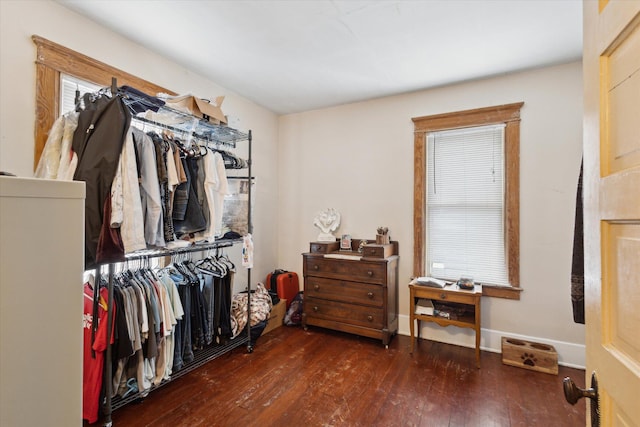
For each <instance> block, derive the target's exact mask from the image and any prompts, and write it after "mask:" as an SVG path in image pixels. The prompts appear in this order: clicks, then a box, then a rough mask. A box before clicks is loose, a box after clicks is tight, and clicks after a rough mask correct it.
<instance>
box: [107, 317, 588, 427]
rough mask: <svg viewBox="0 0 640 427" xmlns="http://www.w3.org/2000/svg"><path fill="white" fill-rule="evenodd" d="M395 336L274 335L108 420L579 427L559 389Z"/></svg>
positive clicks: (460, 350)
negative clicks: (477, 365)
mask: <svg viewBox="0 0 640 427" xmlns="http://www.w3.org/2000/svg"><path fill="white" fill-rule="evenodd" d="M409 348H410V339H409V337H406V336H396V337H394V338H393V340H392V341H391V344H390V346H389V349H385V348H384V347H383V346H382V343H381V342H380V341H377V340H373V339H368V338H363V337H357V336H354V335H349V334H344V333H340V332H333V331H328V330H325V329H320V328H313V327H312V328H310V329H309V330H308V331H304V330H303V329H302V328H300V327H286V326H283V327H281V328H278V329H275V330H273V331H271V332H269V333H268V334H266V335H264V336H262V337H260V338H259V339H258V341H257V343H256V345H255V348H254V351H253V353H251V354H249V353H247V351H246V347H241V348H239V349H236V350H234V351H233V352H231V353H230V354H227V355H224V356H222V357H221V358H219V359H216V360H214V361H212V362H210V363H208V364H206V365H205V366H203V367H201V368H199V369H197V370H195V371H193V372H191V373H189V374H187V375H185V376H183V377H181V378H179V379H177V380H175V381H173V382H172V383H169V384H167V385H165V386H163V387H161V388H159V389H157V390H154V391H153V392H151V394H150V395H149V396H148V397H147V398H146V399H145V400H144V401H142V402H141V403H132V404H129V405H127V406H125V407H123V408H120V409H118V410H116V411H115V412H114V413H113V424H114V426H116V427H119V426H190V427H191V426H306V427H315V426H429V427H439V426H482V427H485V426H527V427H528V426H543V427H561V426H584V425H585V403H584V400H585V399H582V400H581V401H580V402H579V403H578V404H577V405H576V406H571V405H569V404H568V403H567V402H566V401H565V399H564V395H563V391H562V379H563V378H564V377H565V376H571V377H572V378H573V379H574V381H576V383H577V384H578V385H579V386H580V387H584V371H582V370H578V369H570V368H565V367H562V366H561V367H560V372H559V374H558V375H557V376H556V375H549V374H545V373H540V372H533V371H529V370H525V369H521V368H516V367H511V366H506V365H503V364H502V362H501V355H500V354H495V353H489V352H482V359H481V363H482V367H481V369H476V368H475V355H474V350H473V349H471V348H465V347H458V346H453V345H448V344H441V343H436V342H432V341H427V340H421V341H420V342H419V344H418V345H417V349H416V351H415V352H414V354H410V353H409Z"/></svg>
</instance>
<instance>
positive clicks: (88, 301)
mask: <svg viewBox="0 0 640 427" xmlns="http://www.w3.org/2000/svg"><path fill="white" fill-rule="evenodd" d="M107 300H108V291H107V290H106V289H105V288H102V289H100V301H99V304H98V329H97V330H96V334H95V338H94V340H93V343H92V342H91V328H92V325H93V288H92V287H91V285H89V284H88V283H85V285H84V314H83V316H82V324H83V327H84V365H83V371H82V377H83V378H82V418H83V419H85V420H87V421H89V423H95V422H96V421H98V409H99V408H100V389H101V387H102V371H103V366H104V351H105V350H106V348H107V345H106V343H107V321H106V320H107ZM112 316H113V317H112V319H113V318H115V305H114V306H113V310H112ZM113 340H114V337H113V333H112V334H111V342H112V343H113ZM92 349H93V350H94V354H92V351H91V350H92Z"/></svg>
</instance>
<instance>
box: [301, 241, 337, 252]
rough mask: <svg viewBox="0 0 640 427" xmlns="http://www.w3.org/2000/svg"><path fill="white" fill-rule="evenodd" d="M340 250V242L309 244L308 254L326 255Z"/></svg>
mask: <svg viewBox="0 0 640 427" xmlns="http://www.w3.org/2000/svg"><path fill="white" fill-rule="evenodd" d="M338 249H340V242H311V243H310V244H309V252H311V253H312V254H328V253H329V252H333V251H337V250H338Z"/></svg>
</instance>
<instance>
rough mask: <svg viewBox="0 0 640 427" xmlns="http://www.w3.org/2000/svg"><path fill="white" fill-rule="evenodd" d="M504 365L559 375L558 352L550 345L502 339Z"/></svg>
mask: <svg viewBox="0 0 640 427" xmlns="http://www.w3.org/2000/svg"><path fill="white" fill-rule="evenodd" d="M502 363H504V364H505V365H511V366H517V367H518V368H524V369H530V370H532V371H539V372H546V373H547V374H554V375H558V352H556V349H555V348H554V347H553V346H552V345H548V344H540V343H536V342H531V341H525V340H521V339H516V338H507V337H502Z"/></svg>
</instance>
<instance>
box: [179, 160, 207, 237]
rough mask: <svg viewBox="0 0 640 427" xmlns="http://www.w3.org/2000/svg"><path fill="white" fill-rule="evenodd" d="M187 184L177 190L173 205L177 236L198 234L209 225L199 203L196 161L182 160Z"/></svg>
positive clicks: (181, 185)
mask: <svg viewBox="0 0 640 427" xmlns="http://www.w3.org/2000/svg"><path fill="white" fill-rule="evenodd" d="M182 165H183V167H184V171H185V175H186V177H187V182H185V183H183V184H180V185H179V186H178V188H177V189H176V199H175V202H174V205H173V212H174V213H173V227H174V229H175V232H176V235H178V236H180V235H183V234H190V233H197V232H198V231H202V230H204V229H205V228H206V226H207V224H206V221H205V218H204V215H203V214H202V208H201V207H200V204H199V203H198V197H197V194H196V191H197V190H196V188H197V186H196V183H195V182H194V180H195V179H196V177H197V176H198V171H197V164H196V162H195V160H194V159H182Z"/></svg>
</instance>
